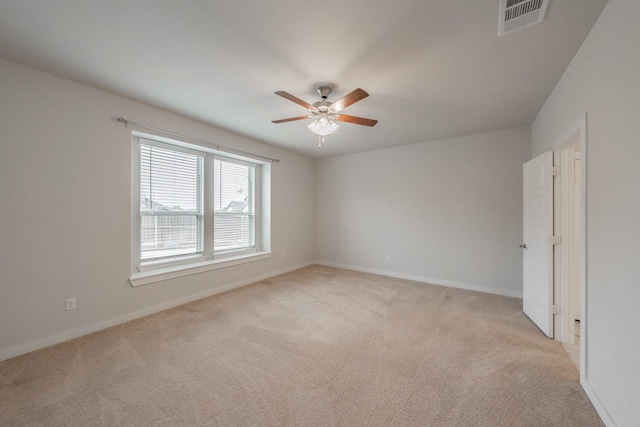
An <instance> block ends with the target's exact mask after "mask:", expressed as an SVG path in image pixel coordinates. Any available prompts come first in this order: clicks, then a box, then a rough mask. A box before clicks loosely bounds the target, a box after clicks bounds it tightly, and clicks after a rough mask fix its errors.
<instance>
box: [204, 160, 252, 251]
mask: <svg viewBox="0 0 640 427" xmlns="http://www.w3.org/2000/svg"><path fill="white" fill-rule="evenodd" d="M254 177H255V167H254V166H251V165H246V164H240V163H235V162H232V161H226V160H221V159H215V161H214V191H213V201H214V223H215V227H214V238H213V240H214V251H216V252H219V251H226V250H235V249H244V248H250V247H253V246H254V244H255V215H254V213H255V212H254V210H255V206H254V205H255V198H254V191H255V188H254Z"/></svg>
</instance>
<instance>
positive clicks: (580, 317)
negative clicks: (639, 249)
mask: <svg viewBox="0 0 640 427" xmlns="http://www.w3.org/2000/svg"><path fill="white" fill-rule="evenodd" d="M585 130H586V115H584V116H583V117H581V118H580V119H579V120H577V121H576V122H575V123H574V124H573V125H572V126H571V127H570V128H569V129H567V131H565V132H564V133H563V134H562V135H561V136H560V137H559V138H558V139H557V140H556V141H555V143H554V144H553V148H554V150H553V151H550V152H547V153H544V154H542V155H540V156H538V157H537V158H535V159H533V160H531V161H529V162H527V163H526V164H525V165H524V169H523V171H524V227H523V229H524V232H523V244H522V245H521V247H522V248H523V276H524V277H523V279H524V280H523V285H524V288H523V310H524V312H525V314H527V315H528V316H529V317H530V318H531V319H532V320H533V321H534V323H536V325H537V326H538V327H539V328H540V329H541V330H542V331H543V332H544V333H545V334H546V335H547V336H549V337H550V338H554V339H555V340H557V341H560V342H562V343H563V345H564V346H565V350H566V351H567V353H568V354H569V357H570V358H572V360H573V361H574V363H575V364H576V366H577V367H578V369H579V371H580V377H581V380H582V379H583V378H586V372H585V371H586V366H587V364H586V360H587V352H586V348H587V345H586V343H587V339H588V323H587V315H588V313H587V301H586V299H587V292H586V288H587V285H586V274H585V273H586V262H585V260H586V247H587V242H586V240H587V235H586V214H585V212H586V208H585V206H586V203H585V202H586V179H585V177H586V133H585ZM543 159H546V160H544V162H543ZM536 164H539V165H541V166H540V168H539V170H540V172H536V169H535V165H536ZM543 164H544V165H546V166H544V167H542V165H543ZM536 176H540V177H543V176H544V177H549V178H545V179H544V181H545V182H548V184H545V185H542V183H543V181H542V179H538V180H537V181H539V183H540V185H538V186H537V187H535V186H534V185H533V184H532V183H535V182H536V180H535V179H534V178H535V177H536ZM547 179H548V181H547ZM536 188H539V191H540V192H542V193H538V196H536V195H535V194H534V192H533V191H532V190H534V189H536ZM545 200H546V201H547V202H545ZM536 206H537V207H536ZM534 208H535V209H534ZM544 224H548V225H547V226H546V227H543V225H544ZM532 230H539V232H538V233H537V234H539V236H538V237H537V238H535V239H534V238H533V237H532V236H534V233H532ZM547 238H548V240H547ZM532 243H535V247H533V246H534V245H532ZM545 248H546V249H545ZM532 249H538V252H537V253H536V251H533V250H532ZM541 249H545V250H544V251H542V250H541ZM537 258H539V259H540V260H541V261H540V262H537V263H534V261H536V259H537ZM534 266H535V267H536V268H534ZM545 277H548V278H549V279H548V280H546V279H544V278H545ZM542 279H544V280H542ZM532 307H535V308H536V309H537V311H538V312H537V313H536V311H535V310H533V309H532ZM541 319H542V321H541ZM545 319H549V320H548V321H545Z"/></svg>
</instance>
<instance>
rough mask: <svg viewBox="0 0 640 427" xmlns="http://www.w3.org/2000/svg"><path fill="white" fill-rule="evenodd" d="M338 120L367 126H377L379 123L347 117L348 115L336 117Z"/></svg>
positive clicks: (362, 118)
mask: <svg viewBox="0 0 640 427" xmlns="http://www.w3.org/2000/svg"><path fill="white" fill-rule="evenodd" d="M336 120H338V121H341V122H348V123H355V124H357V125H365V126H375V125H376V123H378V121H377V120H373V119H365V118H364V117H356V116H347V115H346V114H340V115H339V116H338V117H336Z"/></svg>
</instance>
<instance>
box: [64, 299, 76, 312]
mask: <svg viewBox="0 0 640 427" xmlns="http://www.w3.org/2000/svg"><path fill="white" fill-rule="evenodd" d="M65 303H66V305H65V309H66V310H67V311H69V310H75V309H76V308H78V302H77V301H76V299H75V298H67V300H66V301H65Z"/></svg>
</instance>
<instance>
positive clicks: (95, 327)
mask: <svg viewBox="0 0 640 427" xmlns="http://www.w3.org/2000/svg"><path fill="white" fill-rule="evenodd" d="M312 264H313V262H309V263H303V264H298V265H294V266H289V267H286V268H283V269H280V270H276V271H271V272H269V273H265V274H261V275H258V276H253V277H249V278H246V279H243V280H239V281H236V282H232V283H227V284H225V285H222V286H218V287H216V288H213V289H208V290H206V291H204V292H198V293H196V294H192V295H187V296H185V297H182V298H178V299H175V300H171V301H167V302H165V303H162V304H158V305H154V306H152V307H147V308H143V309H142V310H138V311H134V312H132V313H128V314H125V315H122V316H117V317H112V318H110V319H106V320H102V321H99V322H95V323H91V324H88V325H84V326H82V327H79V328H74V329H70V330H68V331H64V332H61V333H58V334H55V335H51V336H48V337H45V338H41V339H37V340H34V341H30V342H28V343H24V344H20V345H17V346H14V347H9V348H6V349H2V350H0V361H2V360H6V359H10V358H12V357H16V356H20V355H22V354H26V353H30V352H32V351H35V350H40V349H42V348H45V347H49V346H52V345H55V344H60V343H62V342H65V341H69V340H72V339H75V338H79V337H81V336H83V335H87V334H91V333H93V332H97V331H100V330H102V329H106V328H110V327H112V326H115V325H119V324H121V323H125V322H129V321H131V320H135V319H139V318H141V317H144V316H148V315H150V314H154V313H158V312H160V311H164V310H168V309H170V308H173V307H177V306H180V305H183V304H187V303H190V302H192V301H196V300H199V299H202V298H206V297H209V296H212V295H216V294H219V293H222V292H226V291H230V290H232V289H237V288H240V287H242V286H246V285H250V284H251V283H255V282H259V281H260V280H264V279H268V278H270V277H274V276H279V275H281V274H285V273H289V272H291V271H294V270H298V269H300V268H303V267H307V266H309V265H312Z"/></svg>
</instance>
